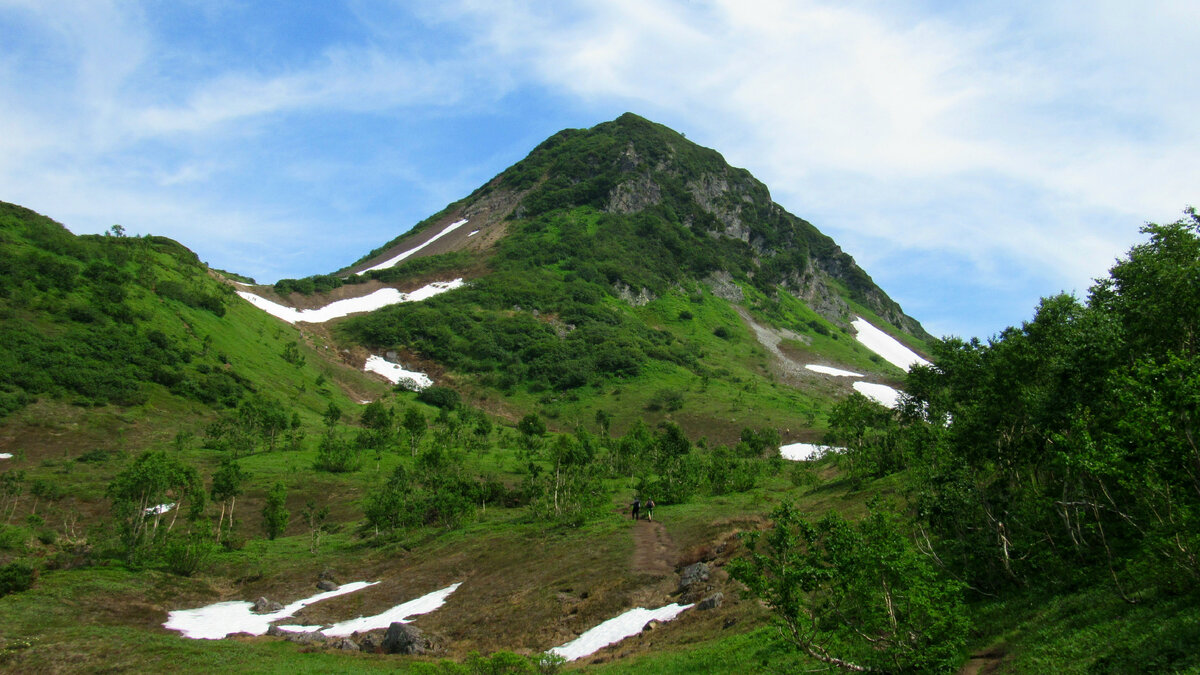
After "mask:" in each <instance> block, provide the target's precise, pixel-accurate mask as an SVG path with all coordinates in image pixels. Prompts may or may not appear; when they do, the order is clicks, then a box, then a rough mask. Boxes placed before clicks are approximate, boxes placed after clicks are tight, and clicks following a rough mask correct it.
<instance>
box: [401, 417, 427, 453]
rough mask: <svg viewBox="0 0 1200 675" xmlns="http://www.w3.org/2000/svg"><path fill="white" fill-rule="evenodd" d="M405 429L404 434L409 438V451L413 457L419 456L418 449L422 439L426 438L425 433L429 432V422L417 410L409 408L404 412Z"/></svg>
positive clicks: (403, 423)
mask: <svg viewBox="0 0 1200 675" xmlns="http://www.w3.org/2000/svg"><path fill="white" fill-rule="evenodd" d="M401 426H403V427H404V433H405V434H406V435H407V436H408V449H409V451H410V452H411V453H412V456H413V457H416V456H417V447H418V446H420V445H421V439H422V438H424V437H425V432H427V431H429V421H428V420H426V419H425V416H424V415H422V414H421V411H420V410H417V409H416V408H408V409H407V410H405V411H404V421H403V422H401Z"/></svg>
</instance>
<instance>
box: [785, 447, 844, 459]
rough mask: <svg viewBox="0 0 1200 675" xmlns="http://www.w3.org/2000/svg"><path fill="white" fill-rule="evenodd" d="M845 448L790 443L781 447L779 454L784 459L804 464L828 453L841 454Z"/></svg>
mask: <svg viewBox="0 0 1200 675" xmlns="http://www.w3.org/2000/svg"><path fill="white" fill-rule="evenodd" d="M844 449H845V448H835V447H833V446H832V445H819V444H817V443H788V444H787V445H784V446H780V448H779V454H780V456H782V457H783V458H784V459H790V460H792V461H794V462H803V461H805V460H809V459H817V458H818V457H820V456H821V455H823V454H825V453H826V452H841V451H842V450H844Z"/></svg>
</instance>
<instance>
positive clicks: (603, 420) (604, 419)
mask: <svg viewBox="0 0 1200 675" xmlns="http://www.w3.org/2000/svg"><path fill="white" fill-rule="evenodd" d="M596 426H597V427H600V433H602V434H604V436H605V437H607V436H608V435H609V433H608V432H609V429H610V428H612V413H610V412H608V411H607V410H605V409H603V408H596Z"/></svg>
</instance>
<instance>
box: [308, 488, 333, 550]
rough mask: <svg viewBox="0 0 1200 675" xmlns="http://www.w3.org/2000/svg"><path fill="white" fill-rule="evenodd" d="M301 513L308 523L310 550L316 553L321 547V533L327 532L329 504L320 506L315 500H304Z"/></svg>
mask: <svg viewBox="0 0 1200 675" xmlns="http://www.w3.org/2000/svg"><path fill="white" fill-rule="evenodd" d="M301 515H302V516H303V517H304V523H305V525H308V535H309V543H308V552H309V553H312V554H313V555H316V554H317V551H319V550H320V549H321V535H322V534H323V533H324V532H325V521H326V520H327V519H328V518H329V505H328V504H326V505H323V506H320V507H318V506H317V503H316V502H315V501H313V500H311V499H309V500H308V501H306V502H304V511H302V512H301Z"/></svg>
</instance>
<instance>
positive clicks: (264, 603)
mask: <svg viewBox="0 0 1200 675" xmlns="http://www.w3.org/2000/svg"><path fill="white" fill-rule="evenodd" d="M281 609H283V605H281V604H279V603H278V602H275V601H274V600H268V599H267V598H265V597H262V598H259V599H257V600H255V601H254V607H253V608H251V611H252V612H254V613H255V614H270V613H271V612H278V611H279V610H281Z"/></svg>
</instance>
